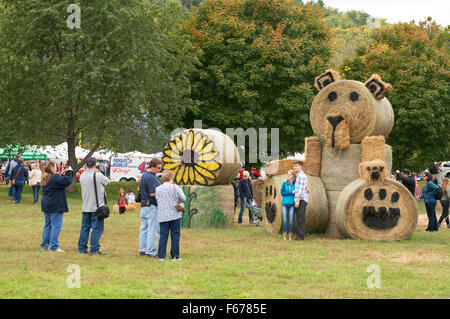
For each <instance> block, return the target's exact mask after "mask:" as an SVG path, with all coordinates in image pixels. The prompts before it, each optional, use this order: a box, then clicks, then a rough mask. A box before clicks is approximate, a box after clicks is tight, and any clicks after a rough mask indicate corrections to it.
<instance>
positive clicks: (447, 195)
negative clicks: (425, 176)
mask: <svg viewBox="0 0 450 319" xmlns="http://www.w3.org/2000/svg"><path fill="white" fill-rule="evenodd" d="M441 188H442V199H441V206H442V214H441V218H439V222H438V228H439V227H440V226H441V223H442V222H443V221H444V220H445V222H446V223H447V228H450V222H449V218H448V210H449V206H450V179H449V178H448V177H445V178H444V180H443V181H442V184H441Z"/></svg>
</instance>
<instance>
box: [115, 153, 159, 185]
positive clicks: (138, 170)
mask: <svg viewBox="0 0 450 319" xmlns="http://www.w3.org/2000/svg"><path fill="white" fill-rule="evenodd" d="M151 159H152V157H140V156H139V157H134V156H117V157H112V158H111V169H110V180H111V181H113V182H139V181H140V180H141V177H142V174H143V173H144V172H145V170H146V168H147V165H148V163H149V162H150V161H151Z"/></svg>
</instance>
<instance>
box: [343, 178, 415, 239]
mask: <svg viewBox="0 0 450 319" xmlns="http://www.w3.org/2000/svg"><path fill="white" fill-rule="evenodd" d="M335 215H336V225H337V227H338V229H339V231H340V232H341V233H342V234H343V235H344V236H345V237H348V238H354V239H363V240H404V239H408V238H409V237H410V236H411V234H412V233H413V232H414V230H415V228H416V226H417V220H418V209H417V205H416V201H415V199H414V197H413V196H412V195H411V193H410V192H409V191H408V189H407V188H406V187H404V186H403V185H402V184H400V183H398V182H396V181H394V180H391V179H387V180H385V181H383V182H374V183H370V182H367V181H366V180H363V179H357V180H355V181H354V182H352V183H350V184H349V185H348V186H347V187H346V188H345V189H344V190H343V191H342V192H341V195H340V196H339V198H338V202H337V205H336V214H335Z"/></svg>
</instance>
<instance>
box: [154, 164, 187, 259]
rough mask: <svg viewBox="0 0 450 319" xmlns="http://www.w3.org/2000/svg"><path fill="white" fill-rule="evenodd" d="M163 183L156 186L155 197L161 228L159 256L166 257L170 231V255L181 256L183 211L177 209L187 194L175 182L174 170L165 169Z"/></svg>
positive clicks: (160, 257)
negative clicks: (178, 203)
mask: <svg viewBox="0 0 450 319" xmlns="http://www.w3.org/2000/svg"><path fill="white" fill-rule="evenodd" d="M161 182H162V184H161V185H160V186H158V187H156V194H155V198H156V201H157V203H158V222H159V229H160V237H159V246H158V258H159V260H160V261H164V258H166V249H167V240H168V239H169V232H170V244H171V248H170V256H171V257H172V259H173V260H181V258H180V228H181V218H182V217H183V215H182V213H181V212H180V211H178V210H177V209H176V205H177V202H184V201H185V200H186V196H185V195H184V193H183V190H182V189H181V188H180V186H178V185H176V184H174V183H173V172H172V171H169V170H165V171H163V172H162V174H161Z"/></svg>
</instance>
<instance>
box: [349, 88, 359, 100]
mask: <svg viewBox="0 0 450 319" xmlns="http://www.w3.org/2000/svg"><path fill="white" fill-rule="evenodd" d="M358 99H359V94H358V93H357V92H355V91H353V92H352V93H350V101H352V102H356V101H358Z"/></svg>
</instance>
